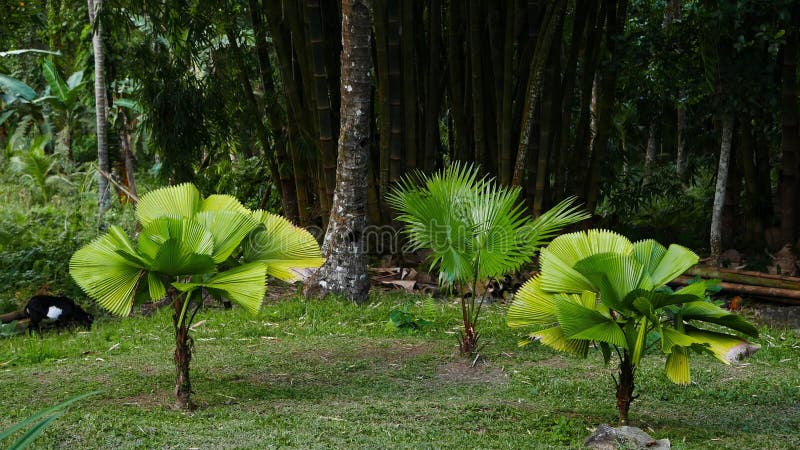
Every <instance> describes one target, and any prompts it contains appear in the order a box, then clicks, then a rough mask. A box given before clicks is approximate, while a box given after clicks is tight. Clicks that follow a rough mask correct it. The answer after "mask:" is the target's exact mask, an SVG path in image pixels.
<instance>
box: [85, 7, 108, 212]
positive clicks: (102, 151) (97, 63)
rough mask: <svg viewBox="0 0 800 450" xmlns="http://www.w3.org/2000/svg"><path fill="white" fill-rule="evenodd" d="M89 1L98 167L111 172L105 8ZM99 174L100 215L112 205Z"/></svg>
mask: <svg viewBox="0 0 800 450" xmlns="http://www.w3.org/2000/svg"><path fill="white" fill-rule="evenodd" d="M87 1H88V3H89V5H88V6H89V23H90V24H91V26H92V29H93V32H92V49H93V53H94V104H95V116H96V118H97V168H98V169H99V170H100V171H102V172H105V173H106V174H108V173H110V168H109V161H108V141H107V139H108V100H107V97H106V77H105V57H104V55H103V24H102V22H100V21H98V20H96V19H97V13H98V12H99V11H100V10H102V8H103V0H87ZM102 172H100V173H98V174H97V188H98V197H97V203H98V208H97V209H98V216H102V215H103V214H104V213H105V212H106V211H107V210H108V208H110V207H111V199H110V197H109V189H108V188H109V186H108V180H106V178H105V177H104V176H103V173H102Z"/></svg>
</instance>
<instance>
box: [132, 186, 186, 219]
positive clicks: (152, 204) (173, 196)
mask: <svg viewBox="0 0 800 450" xmlns="http://www.w3.org/2000/svg"><path fill="white" fill-rule="evenodd" d="M201 201H202V199H201V196H200V191H198V190H197V188H196V187H195V186H194V185H193V184H191V183H183V184H179V185H177V186H169V187H165V188H161V189H156V190H154V191H150V192H148V193H146V194H144V195H143V196H142V197H141V198H140V199H139V202H138V203H137V204H136V218H137V219H138V220H139V222H141V224H142V226H144V227H146V226H147V225H149V224H150V222H152V221H154V220H156V219H157V218H159V217H162V216H172V217H184V218H187V219H191V218H192V217H194V215H195V214H196V213H197V212H198V211H199V210H200V204H201Z"/></svg>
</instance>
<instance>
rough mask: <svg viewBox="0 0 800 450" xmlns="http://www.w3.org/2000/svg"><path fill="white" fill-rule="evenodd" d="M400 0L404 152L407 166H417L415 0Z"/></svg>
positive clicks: (410, 167) (409, 167)
mask: <svg viewBox="0 0 800 450" xmlns="http://www.w3.org/2000/svg"><path fill="white" fill-rule="evenodd" d="M399 1H400V63H401V67H402V80H403V147H404V148H403V153H404V155H405V162H406V168H407V169H409V170H413V169H416V168H417V164H418V161H417V154H418V149H417V126H416V125H417V80H416V76H415V75H416V65H417V64H418V61H417V58H416V52H415V49H414V37H415V36H414V33H415V32H416V29H415V28H414V3H415V2H414V1H409V0H399Z"/></svg>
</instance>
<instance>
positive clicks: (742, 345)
mask: <svg viewBox="0 0 800 450" xmlns="http://www.w3.org/2000/svg"><path fill="white" fill-rule="evenodd" d="M686 334H687V335H689V336H691V337H692V339H694V340H695V341H697V342H698V343H701V344H702V345H703V346H704V349H705V350H707V351H709V352H710V353H711V354H712V355H714V357H716V358H717V359H718V360H720V361H722V362H723V363H725V364H731V363H732V362H734V361H737V360H739V359H741V358H743V357H745V356H750V355H752V354H753V353H755V352H756V351H758V350H759V349H760V348H761V346H760V345H758V344H751V343H750V342H748V341H746V340H744V339H741V338H738V337H736V336H731V335H728V334H724V333H716V332H713V331H706V330H700V329H697V328H693V327H687V329H686Z"/></svg>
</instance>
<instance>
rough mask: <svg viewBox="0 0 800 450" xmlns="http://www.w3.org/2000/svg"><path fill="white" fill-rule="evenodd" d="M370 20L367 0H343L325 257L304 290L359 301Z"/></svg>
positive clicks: (364, 282)
mask: <svg viewBox="0 0 800 450" xmlns="http://www.w3.org/2000/svg"><path fill="white" fill-rule="evenodd" d="M370 25H371V24H370V10H369V5H368V4H367V1H366V0H343V1H342V60H341V61H342V63H341V71H342V73H341V83H342V87H341V94H342V114H341V120H342V126H341V133H340V135H339V158H338V164H337V169H336V189H335V191H334V197H333V208H332V209H331V211H330V220H329V221H328V228H327V231H326V233H325V242H324V244H323V246H322V254H323V256H325V258H326V261H325V264H323V266H322V267H321V268H320V269H319V270H318V271H317V272H316V273H315V274H314V275H313V276H312V277H311V278H310V279H309V282H308V283H307V284H306V288H305V294H306V295H307V296H320V295H326V294H328V293H336V294H341V295H344V296H346V297H348V298H350V299H352V300H354V301H359V302H361V301H364V300H366V298H367V293H368V292H369V278H368V277H367V265H366V248H365V247H366V246H365V240H366V238H365V236H364V229H365V228H366V224H367V175H368V162H369V161H368V160H369V145H370V144H369V143H370V130H371V127H370V120H371V111H370V106H371V105H370V89H371V80H370V70H371V63H372V58H371V52H370Z"/></svg>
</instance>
